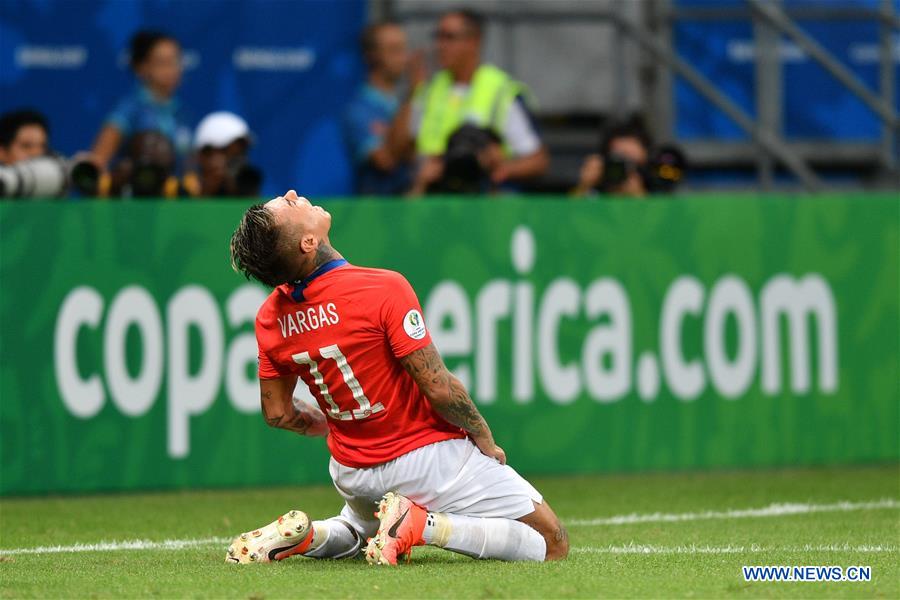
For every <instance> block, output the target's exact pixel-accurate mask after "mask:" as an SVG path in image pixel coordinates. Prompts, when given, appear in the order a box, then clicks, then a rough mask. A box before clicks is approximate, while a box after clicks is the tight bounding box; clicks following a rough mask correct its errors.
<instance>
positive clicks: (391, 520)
mask: <svg viewBox="0 0 900 600" xmlns="http://www.w3.org/2000/svg"><path fill="white" fill-rule="evenodd" d="M375 516H376V517H378V520H379V521H381V524H380V525H379V526H378V533H376V534H375V537H373V538H370V539H369V544H368V546H366V560H367V561H368V562H369V564H373V565H396V564H397V560H398V559H399V558H401V557H404V556H405V557H406V560H407V561H408V560H409V557H410V554H411V552H412V548H413V546H424V545H425V540H423V539H422V532H423V531H425V520H426V518H427V517H428V512H427V511H426V510H425V509H424V508H422V507H421V506H419V505H418V504H416V503H415V502H413V501H412V500H410V499H409V498H407V497H406V496H401V495H400V494H396V493H394V492H388V493H387V494H385V495H384V497H383V498H382V499H381V502H379V503H378V512H377V513H375Z"/></svg>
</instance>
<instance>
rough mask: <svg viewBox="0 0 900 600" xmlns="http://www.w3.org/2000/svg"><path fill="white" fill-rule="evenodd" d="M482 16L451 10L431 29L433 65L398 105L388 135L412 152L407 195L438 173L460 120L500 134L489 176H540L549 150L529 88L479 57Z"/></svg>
mask: <svg viewBox="0 0 900 600" xmlns="http://www.w3.org/2000/svg"><path fill="white" fill-rule="evenodd" d="M484 31H485V21H484V18H483V17H482V16H481V15H479V14H478V13H475V12H473V11H470V10H465V9H464V10H451V11H449V12H447V13H445V14H444V15H443V16H441V18H440V19H439V20H438V23H437V27H436V28H435V29H434V31H433V34H432V35H433V38H434V53H435V56H436V58H437V62H438V64H439V66H440V68H441V69H440V70H439V71H438V72H437V73H435V74H434V75H433V76H432V77H431V79H429V80H428V81H427V82H425V83H423V84H422V85H420V86H419V87H418V89H416V90H414V91H413V93H411V94H410V95H409V96H408V97H407V98H406V99H405V101H404V102H403V103H402V104H401V105H400V108H399V109H398V110H397V115H396V117H394V121H393V124H392V126H391V131H390V133H389V135H388V139H389V141H390V144H391V147H392V148H393V152H394V153H396V154H398V155H400V154H403V153H404V152H406V151H408V150H409V149H411V148H414V149H415V152H416V153H417V155H418V157H419V166H418V169H417V171H416V173H415V175H414V178H413V187H412V189H411V190H410V193H409V195H411V196H417V195H419V194H421V193H422V192H423V191H424V190H426V189H430V187H431V186H432V184H434V183H435V182H437V181H438V180H440V179H441V177H442V175H443V170H444V167H445V162H444V161H445V157H444V154H445V152H446V150H447V144H448V143H449V140H450V136H451V135H452V134H453V133H454V132H455V131H457V130H458V129H459V128H460V127H461V126H462V125H466V124H469V125H474V126H475V127H478V128H484V129H491V130H493V131H494V132H495V133H496V134H497V135H498V136H499V137H500V139H501V142H502V143H501V144H500V149H501V150H502V159H501V160H495V161H491V170H490V179H491V182H492V183H493V184H494V185H496V186H501V185H503V186H507V187H513V186H516V185H520V184H522V183H523V182H527V181H529V180H532V179H534V178H537V177H540V176H541V175H543V174H544V172H546V170H547V167H548V165H549V155H548V153H547V149H546V147H545V146H544V143H543V141H542V140H541V137H540V135H539V132H538V130H537V127H536V125H535V120H534V115H533V114H532V106H531V104H532V102H531V93H530V92H529V91H528V89H527V87H526V86H525V84H524V83H522V82H520V81H517V80H516V79H514V78H513V77H512V76H511V75H510V74H509V73H506V72H505V71H503V70H502V69H500V68H498V67H496V66H494V65H491V64H488V63H484V62H482V60H481V50H482V45H483V42H484Z"/></svg>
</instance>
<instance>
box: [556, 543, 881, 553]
mask: <svg viewBox="0 0 900 600" xmlns="http://www.w3.org/2000/svg"><path fill="white" fill-rule="evenodd" d="M572 550H573V552H575V553H576V554H754V553H760V552H767V553H770V552H860V553H880V552H886V553H894V552H897V547H896V546H882V545H871V544H863V545H858V546H851V545H850V544H805V545H803V546H769V547H767V546H760V545H757V544H751V545H749V546H734V545H731V544H729V545H727V546H708V545H706V546H698V545H696V544H690V545H687V546H653V545H649V544H635V543H634V542H632V543H630V544H625V545H623V546H604V547H599V548H598V547H595V546H581V547H575V548H573V549H572Z"/></svg>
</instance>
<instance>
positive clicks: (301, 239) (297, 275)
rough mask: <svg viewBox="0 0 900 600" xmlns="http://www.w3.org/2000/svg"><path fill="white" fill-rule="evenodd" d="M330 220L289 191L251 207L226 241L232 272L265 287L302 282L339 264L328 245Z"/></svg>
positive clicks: (321, 210)
mask: <svg viewBox="0 0 900 600" xmlns="http://www.w3.org/2000/svg"><path fill="white" fill-rule="evenodd" d="M330 229H331V215H330V214H329V213H328V211H326V210H325V209H323V208H322V207H321V206H313V205H312V204H311V203H310V201H309V200H307V199H306V198H301V197H300V196H298V195H297V192H295V191H294V190H291V191H289V192H288V193H287V194H285V195H284V196H279V197H277V198H275V199H273V200H270V201H269V202H266V203H265V204H257V205H255V206H251V207H250V208H249V209H247V212H246V213H244V216H243V218H242V219H241V222H240V224H239V225H238V228H237V229H236V230H235V232H234V235H233V236H232V237H231V263H232V266H233V267H234V269H235V270H236V271H239V272H241V273H243V274H244V275H246V276H247V277H248V278H249V277H252V278H254V279H256V280H257V281H259V282H261V283H264V284H265V285H268V286H270V287H276V286H279V285H281V284H283V283H289V282H291V281H296V280H298V279H302V278H304V277H306V276H307V275H309V274H310V273H312V272H313V271H314V270H315V269H316V268H318V267H319V266H320V265H322V264H324V263H326V262H328V261H329V260H332V259H334V258H340V257H341V256H340V254H338V253H337V252H335V250H334V249H333V248H332V247H331V245H330V243H329V241H328V231H329V230H330Z"/></svg>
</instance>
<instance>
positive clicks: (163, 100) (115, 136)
mask: <svg viewBox="0 0 900 600" xmlns="http://www.w3.org/2000/svg"><path fill="white" fill-rule="evenodd" d="M130 61H131V69H132V71H133V72H134V74H135V75H136V76H137V78H138V85H137V87H136V88H135V89H134V90H133V91H132V92H131V93H130V94H129V95H128V96H126V97H125V98H124V99H123V100H122V101H121V102H120V103H119V104H118V105H117V106H116V107H115V109H114V110H113V111H112V113H110V115H109V116H108V117H107V119H106V122H105V123H104V125H103V128H102V129H101V130H100V133H99V135H98V136H97V140H96V141H95V142H94V147H93V150H92V152H93V155H94V158H95V160H96V162H97V164H98V165H99V166H101V167H103V168H105V167H106V166H107V165H108V164H109V161H110V160H112V158H113V157H114V156H115V155H116V153H117V152H118V151H119V148H120V146H121V144H122V141H123V139H127V138H128V137H129V136H131V135H133V134H134V133H136V132H139V131H151V130H153V131H159V132H160V133H162V134H163V135H164V136H166V137H167V138H168V139H169V141H170V142H171V144H172V146H173V148H174V149H175V153H176V155H177V157H178V158H184V157H185V156H186V155H187V153H188V151H189V150H190V143H191V129H190V126H189V122H188V119H187V117H186V115H185V113H184V111H183V109H182V107H181V104H180V102H179V101H178V99H177V98H176V97H175V93H176V91H177V90H178V86H179V85H180V84H181V73H182V64H181V46H180V45H179V44H178V42H177V41H176V40H175V39H174V38H173V37H171V36H169V35H167V34H165V33H161V32H158V31H139V32H137V33H136V34H134V36H133V37H132V38H131V58H130Z"/></svg>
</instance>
